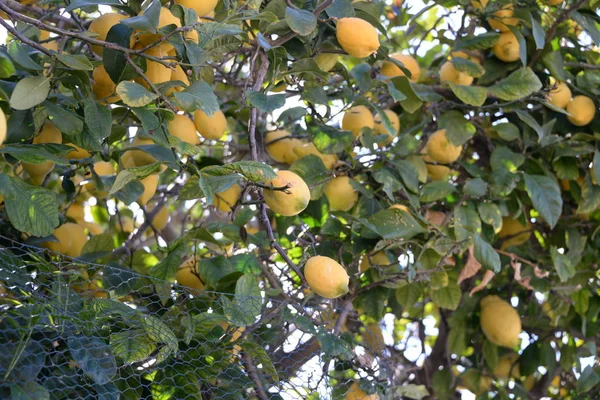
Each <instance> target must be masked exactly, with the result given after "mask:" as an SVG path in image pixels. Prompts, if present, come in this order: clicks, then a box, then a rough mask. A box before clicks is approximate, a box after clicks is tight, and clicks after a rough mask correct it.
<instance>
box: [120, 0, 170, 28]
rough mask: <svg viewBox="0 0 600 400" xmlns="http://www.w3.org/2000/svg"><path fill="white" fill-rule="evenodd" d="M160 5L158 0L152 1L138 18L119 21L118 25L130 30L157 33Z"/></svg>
mask: <svg viewBox="0 0 600 400" xmlns="http://www.w3.org/2000/svg"><path fill="white" fill-rule="evenodd" d="M160 14H161V4H160V1H159V0H153V1H152V2H151V3H150V5H149V6H148V8H146V9H145V10H144V12H143V13H142V14H140V15H138V16H135V17H131V18H127V19H124V20H121V21H120V23H121V24H123V25H125V26H128V27H129V28H131V29H135V30H139V31H145V32H151V33H157V32H158V31H157V28H158V24H159V20H160Z"/></svg>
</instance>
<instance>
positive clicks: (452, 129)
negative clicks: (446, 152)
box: [438, 111, 476, 146]
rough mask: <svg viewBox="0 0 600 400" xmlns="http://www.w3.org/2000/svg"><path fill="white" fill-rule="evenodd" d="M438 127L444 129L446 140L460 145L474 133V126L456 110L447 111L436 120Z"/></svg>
mask: <svg viewBox="0 0 600 400" xmlns="http://www.w3.org/2000/svg"><path fill="white" fill-rule="evenodd" d="M438 124H439V127H440V128H442V129H445V130H446V136H447V138H448V141H449V142H450V143H452V144H453V145H455V146H462V145H463V144H465V143H466V142H467V141H469V140H470V139H471V138H472V137H473V135H475V132H476V129H475V126H474V125H473V124H472V123H471V122H470V121H469V120H467V119H465V116H464V115H463V114H462V113H460V112H458V111H449V112H447V113H445V114H443V115H442V116H441V117H440V118H439V120H438Z"/></svg>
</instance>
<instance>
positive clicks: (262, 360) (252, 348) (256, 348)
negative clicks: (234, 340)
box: [241, 340, 279, 382]
mask: <svg viewBox="0 0 600 400" xmlns="http://www.w3.org/2000/svg"><path fill="white" fill-rule="evenodd" d="M241 347H242V351H243V352H244V353H246V354H247V355H248V357H250V359H251V360H254V362H255V363H256V364H257V365H261V372H262V373H264V374H266V375H267V376H268V377H269V378H270V379H271V380H272V381H273V382H279V377H278V375H277V369H276V368H275V365H273V361H271V358H269V355H268V354H267V352H266V350H265V348H264V346H262V345H259V344H257V343H254V342H252V341H249V340H245V341H244V342H243V343H242V344H241Z"/></svg>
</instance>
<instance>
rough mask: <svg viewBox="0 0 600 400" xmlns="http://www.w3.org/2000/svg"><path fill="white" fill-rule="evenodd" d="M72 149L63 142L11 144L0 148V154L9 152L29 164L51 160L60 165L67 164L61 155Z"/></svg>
mask: <svg viewBox="0 0 600 400" xmlns="http://www.w3.org/2000/svg"><path fill="white" fill-rule="evenodd" d="M72 150H73V147H71V146H66V145H64V144H56V143H44V144H11V145H6V146H4V147H2V148H0V154H2V153H6V154H10V155H11V156H13V157H14V158H16V159H17V160H19V161H23V162H25V163H29V164H42V163H45V162H47V161H52V162H54V163H56V164H60V165H69V162H68V161H67V160H65V159H63V158H61V157H63V156H64V155H65V154H67V153H69V152H70V151H72Z"/></svg>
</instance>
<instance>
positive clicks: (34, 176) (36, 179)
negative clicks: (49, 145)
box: [21, 161, 54, 186]
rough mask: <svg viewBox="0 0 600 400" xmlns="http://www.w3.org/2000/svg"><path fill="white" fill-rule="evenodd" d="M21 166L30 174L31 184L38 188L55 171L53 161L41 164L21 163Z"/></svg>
mask: <svg viewBox="0 0 600 400" xmlns="http://www.w3.org/2000/svg"><path fill="white" fill-rule="evenodd" d="M21 165H22V166H23V170H24V171H25V172H27V173H28V174H29V177H30V178H31V182H32V183H33V184H34V185H38V186H39V185H41V184H42V183H44V179H46V176H47V175H48V174H49V173H50V171H52V169H54V163H53V162H52V161H46V162H43V163H41V164H27V163H21Z"/></svg>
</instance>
